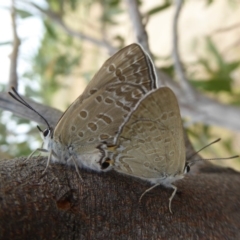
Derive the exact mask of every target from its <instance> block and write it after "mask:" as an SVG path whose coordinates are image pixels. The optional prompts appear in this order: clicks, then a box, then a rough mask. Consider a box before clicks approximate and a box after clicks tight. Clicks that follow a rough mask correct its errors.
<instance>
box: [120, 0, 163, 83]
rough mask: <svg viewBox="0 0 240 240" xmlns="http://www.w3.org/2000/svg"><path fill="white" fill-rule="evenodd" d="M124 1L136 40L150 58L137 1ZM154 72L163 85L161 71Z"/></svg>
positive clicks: (151, 56)
mask: <svg viewBox="0 0 240 240" xmlns="http://www.w3.org/2000/svg"><path fill="white" fill-rule="evenodd" d="M125 3H126V5H127V9H128V12H129V17H130V19H131V21H132V25H133V30H134V31H135V33H136V39H137V42H138V43H139V44H141V45H142V47H143V48H144V50H145V51H146V52H147V53H148V55H149V56H150V58H151V59H153V55H152V53H151V51H150V49H149V43H148V35H147V32H146V30H145V26H144V25H143V22H142V16H141V13H140V11H139V7H138V3H137V1H136V0H125ZM156 74H157V77H158V83H159V86H160V85H164V79H163V78H162V74H161V71H159V70H158V71H157V70H156Z"/></svg>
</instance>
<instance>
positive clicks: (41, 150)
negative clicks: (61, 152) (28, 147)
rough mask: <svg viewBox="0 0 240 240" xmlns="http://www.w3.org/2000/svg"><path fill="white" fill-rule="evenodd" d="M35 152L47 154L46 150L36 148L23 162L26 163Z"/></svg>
mask: <svg viewBox="0 0 240 240" xmlns="http://www.w3.org/2000/svg"><path fill="white" fill-rule="evenodd" d="M37 151H40V152H48V150H46V149H44V148H37V149H36V150H34V151H33V152H32V153H31V154H30V155H29V156H28V158H27V159H26V160H25V161H24V162H27V161H28V160H29V159H30V158H31V157H32V156H33V154H34V153H35V152H37Z"/></svg>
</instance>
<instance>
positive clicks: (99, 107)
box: [10, 43, 157, 171]
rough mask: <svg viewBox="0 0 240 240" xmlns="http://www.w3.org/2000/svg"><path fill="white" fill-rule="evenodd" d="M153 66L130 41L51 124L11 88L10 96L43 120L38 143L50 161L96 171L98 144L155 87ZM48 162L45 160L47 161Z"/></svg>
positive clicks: (107, 138) (99, 164)
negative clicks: (54, 123)
mask: <svg viewBox="0 0 240 240" xmlns="http://www.w3.org/2000/svg"><path fill="white" fill-rule="evenodd" d="M156 80H157V79H156V74H155V69H154V65H153V63H152V61H151V59H150V57H149V56H148V54H147V53H146V52H145V51H144V50H143V49H142V47H141V46H140V45H139V44H136V43H133V44H131V45H129V46H127V47H125V48H123V49H121V50H120V51H118V52H117V53H116V54H114V55H113V56H112V57H110V58H109V59H108V60H107V61H106V62H105V63H104V64H103V66H102V67H101V68H100V70H99V71H98V72H97V73H96V74H95V76H94V77H93V79H92V80H91V81H90V83H89V84H88V86H87V87H86V89H85V90H84V92H83V93H82V95H80V96H79V97H78V98H77V99H76V100H75V101H74V102H73V103H72V104H71V105H70V106H69V107H68V109H67V110H66V111H65V112H64V114H63V115H62V116H61V118H60V119H59V121H58V123H57V125H56V127H55V128H53V127H52V126H50V125H49V124H48V122H47V120H46V119H45V118H44V117H43V116H41V115H40V114H39V113H37V112H36V110H34V109H32V108H31V106H29V104H27V103H26V102H25V101H24V100H23V99H21V97H20V96H19V95H18V94H17V92H16V90H13V92H14V94H15V95H14V94H13V93H10V95H11V96H12V97H14V98H15V99H16V100H18V101H19V102H21V103H22V104H24V105H25V106H26V107H28V108H31V109H32V110H33V111H35V112H36V113H37V114H38V115H39V116H41V117H42V118H43V119H44V121H45V122H46V124H47V128H46V129H45V130H42V129H41V128H40V127H38V129H39V131H40V132H41V135H42V138H43V148H39V149H37V150H40V151H43V152H48V153H49V155H48V164H49V162H50V160H52V161H53V162H60V163H63V164H68V165H75V167H76V169H77V167H80V168H86V169H91V170H95V171H105V170H109V168H108V167H105V164H103V161H102V160H103V159H104V157H105V156H104V155H105V151H104V150H103V147H102V146H108V145H112V144H113V139H114V137H115V135H116V133H117V131H118V129H119V126H120V125H121V124H122V123H123V122H124V121H125V120H126V118H127V117H128V115H129V114H130V113H131V111H132V110H133V109H134V107H135V106H136V104H137V103H138V101H139V100H140V99H141V98H142V97H143V96H144V95H146V94H147V93H148V92H149V91H151V90H152V89H155V88H157V83H156ZM48 164H47V165H48Z"/></svg>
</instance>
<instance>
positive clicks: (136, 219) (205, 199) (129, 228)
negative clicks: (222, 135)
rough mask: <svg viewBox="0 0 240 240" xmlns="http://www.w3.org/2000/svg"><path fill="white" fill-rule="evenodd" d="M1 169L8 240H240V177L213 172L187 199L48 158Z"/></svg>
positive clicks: (0, 232)
mask: <svg viewBox="0 0 240 240" xmlns="http://www.w3.org/2000/svg"><path fill="white" fill-rule="evenodd" d="M24 160H25V159H24V158H20V159H12V160H2V161H0V172H1V175H0V184H1V185H0V194H1V195H0V199H1V201H0V228H1V229H0V239H240V232H239V229H240V189H239V186H240V174H239V173H236V172H234V171H233V170H228V169H220V168H215V167H214V168H211V167H206V168H205V170H204V169H202V170H201V173H196V174H194V175H191V174H188V175H187V176H186V177H185V178H184V179H183V180H181V181H179V182H177V183H176V185H177V187H178V189H179V191H180V193H178V194H177V195H176V196H175V198H174V199H173V202H172V210H173V212H174V213H173V214H170V213H169V210H168V198H169V197H170V195H171V193H172V190H170V189H165V188H162V187H157V188H156V189H154V190H153V191H151V192H150V193H148V194H146V195H145V196H144V197H143V199H142V201H141V203H139V197H140V195H141V194H142V193H143V192H144V191H145V190H146V188H148V187H149V185H148V184H147V183H144V182H142V181H140V180H136V179H134V178H131V177H127V176H123V175H120V174H118V173H116V172H114V171H112V172H109V173H103V174H96V173H91V172H86V171H83V170H81V174H82V177H83V179H84V181H83V182H81V181H80V180H79V178H78V176H77V174H76V171H75V169H74V168H70V167H67V166H63V165H59V164H51V166H50V167H49V168H48V170H47V172H46V174H45V175H42V171H43V170H44V168H45V166H46V158H43V157H38V158H33V159H31V160H29V161H27V162H24Z"/></svg>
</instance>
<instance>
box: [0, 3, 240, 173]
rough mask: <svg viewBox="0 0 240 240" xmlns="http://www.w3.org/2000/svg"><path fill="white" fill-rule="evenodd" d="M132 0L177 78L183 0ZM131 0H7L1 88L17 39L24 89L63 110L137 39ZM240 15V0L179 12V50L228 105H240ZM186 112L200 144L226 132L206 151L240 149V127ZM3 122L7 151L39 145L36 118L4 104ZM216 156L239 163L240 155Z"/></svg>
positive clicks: (200, 81)
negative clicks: (175, 39)
mask: <svg viewBox="0 0 240 240" xmlns="http://www.w3.org/2000/svg"><path fill="white" fill-rule="evenodd" d="M132 1H134V2H137V4H138V9H139V11H140V13H141V15H142V23H143V24H144V26H145V29H146V32H147V35H148V38H149V48H150V50H151V53H152V54H153V56H154V63H155V66H156V68H157V69H160V70H161V71H163V72H164V73H165V74H167V75H168V76H170V77H171V78H172V79H176V81H177V77H176V74H175V73H176V72H175V70H174V64H173V58H172V49H173V19H174V16H175V9H176V2H179V1H170V0H165V1H164V0H162V1H161V0H159V1H156V0H140V1H135V0H132ZM129 4H131V1H130V0H126V1H120V0H61V1H55V0H29V1H24V0H15V1H14V0H4V1H1V2H0V66H1V67H0V73H1V74H0V76H1V78H0V88H1V91H2V92H4V91H6V90H8V85H9V76H10V63H11V61H12V60H11V59H12V58H13V55H14V54H13V52H14V51H13V49H14V47H13V46H14V45H15V47H16V46H17V48H15V50H16V49H17V51H15V55H14V57H15V58H16V59H17V68H16V70H17V82H18V91H19V92H20V93H21V94H23V95H25V96H27V97H30V98H32V99H34V100H36V101H39V102H41V103H45V104H46V105H50V106H53V107H56V108H58V109H60V110H62V111H64V110H65V109H66V108H67V107H68V106H69V104H70V103H71V102H72V101H74V100H75V99H76V98H77V97H78V96H79V95H80V94H81V92H82V91H83V90H84V88H85V86H86V85H87V84H88V82H89V81H90V80H91V78H92V76H93V75H94V73H96V72H97V70H98V69H99V68H100V67H101V65H102V64H103V62H104V61H105V60H106V59H107V58H108V57H109V56H110V55H111V54H113V53H114V50H117V49H120V48H122V47H124V46H126V45H128V44H130V43H132V42H136V36H135V26H134V23H133V21H132V18H133V16H132V14H131V13H130V14H129V12H130V10H131V9H130V8H129ZM239 16H240V2H239V1H238V0H215V1H214V0H198V1H194V0H189V1H185V3H184V5H183V6H182V9H181V15H180V18H179V20H178V34H179V39H178V44H179V56H180V57H181V61H182V63H183V65H184V70H185V74H186V76H187V79H188V80H189V82H190V83H191V84H192V86H193V87H194V88H195V89H196V90H198V91H199V92H201V94H203V95H205V96H208V97H210V98H213V99H216V100H217V101H218V102H220V103H222V104H227V106H229V107H231V106H238V107H239V105H240V18H239ZM14 32H15V33H14ZM16 39H19V40H20V44H19V45H18V44H17V45H16ZM10 56H12V58H10ZM233 111H234V110H233ZM238 111H240V108H239V109H238ZM216 114H217V113H216ZM231 117H233V116H231V114H229V115H228V116H223V115H222V116H219V118H228V119H231ZM183 120H184V125H185V127H186V129H187V131H188V134H189V137H190V139H191V141H192V142H193V145H194V147H195V149H199V148H201V147H202V146H204V145H206V144H207V143H209V142H210V141H212V140H215V139H216V138H218V137H221V138H222V141H221V142H220V143H217V144H215V145H213V146H211V147H209V148H208V149H205V150H204V151H203V152H202V153H201V155H202V156H203V157H205V158H212V157H214V158H215V157H226V156H231V155H235V154H240V129H239V128H238V127H236V126H230V124H229V125H228V126H222V125H221V124H218V122H217V121H216V123H215V124H211V125H209V124H208V123H207V122H205V121H204V118H201V119H199V121H196V120H194V121H192V119H191V117H189V116H186V115H185V116H183ZM0 122H1V124H0V154H1V158H11V157H15V156H22V155H28V154H30V152H31V151H33V150H34V149H36V148H37V147H40V145H41V139H40V136H39V132H38V130H37V129H36V123H33V122H29V121H27V120H25V119H19V118H18V117H16V116H14V115H13V114H12V113H10V112H6V111H4V112H3V111H1V115H0ZM239 122H240V119H239ZM217 163H218V164H222V165H227V166H231V167H234V168H235V169H238V170H240V160H239V159H234V160H227V161H217Z"/></svg>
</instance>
